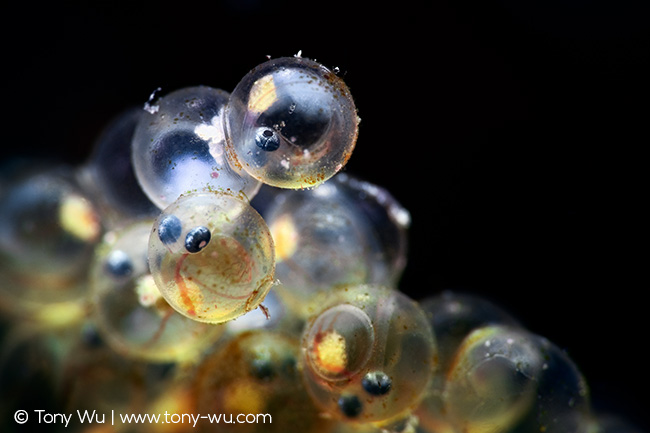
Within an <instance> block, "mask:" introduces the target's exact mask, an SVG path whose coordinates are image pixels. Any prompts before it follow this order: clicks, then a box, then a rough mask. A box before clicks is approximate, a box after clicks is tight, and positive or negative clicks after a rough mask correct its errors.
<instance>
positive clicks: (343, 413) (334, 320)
mask: <svg viewBox="0 0 650 433" xmlns="http://www.w3.org/2000/svg"><path fill="white" fill-rule="evenodd" d="M314 305H315V306H318V307H314V315H313V316H312V317H311V318H310V319H309V321H308V323H307V326H306V327H305V331H304V333H303V339H302V347H303V355H302V358H301V365H302V370H303V378H304V381H305V383H306V385H307V389H308V390H309V392H310V394H311V396H312V397H313V398H314V401H316V403H317V404H318V405H319V406H320V407H321V408H322V409H323V410H324V411H326V412H327V413H328V414H330V415H331V416H333V417H336V418H338V419H342V420H345V421H346V422H355V423H375V424H377V425H381V424H382V423H384V422H393V421H394V420H395V419H396V418H400V417H407V416H409V415H410V414H411V412H412V411H413V410H414V409H415V407H416V406H417V405H418V404H419V402H420V401H421V399H422V397H423V396H424V393H425V391H426V389H427V385H428V383H429V380H430V379H431V377H432V374H433V372H434V370H435V368H436V345H435V340H434V337H433V334H432V333H431V330H430V328H429V326H428V324H427V321H426V316H425V314H424V312H423V311H422V310H421V309H420V307H419V305H418V304H417V303H416V302H415V301H413V300H411V299H410V298H408V297H407V296H406V295H404V294H403V293H401V292H398V291H396V290H393V289H389V288H386V287H381V286H373V285H358V286H350V287H345V288H339V289H336V290H333V291H332V292H330V293H328V294H326V295H323V297H322V298H321V299H319V300H318V301H317V302H315V303H314Z"/></svg>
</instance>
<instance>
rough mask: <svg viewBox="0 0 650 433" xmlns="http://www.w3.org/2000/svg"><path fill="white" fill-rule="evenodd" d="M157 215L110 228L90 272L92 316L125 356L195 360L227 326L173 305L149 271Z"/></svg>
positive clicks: (102, 332) (172, 360)
mask: <svg viewBox="0 0 650 433" xmlns="http://www.w3.org/2000/svg"><path fill="white" fill-rule="evenodd" d="M152 225H153V220H144V221H140V222H136V223H132V224H130V225H128V226H126V227H124V228H121V229H117V230H115V231H113V232H110V233H108V234H107V235H106V236H105V237H104V242H103V243H102V244H101V245H100V246H99V247H98V249H97V251H96V254H95V260H94V263H93V266H92V271H91V275H90V285H91V291H92V295H93V296H92V299H93V304H92V305H93V316H94V318H95V320H96V322H97V325H98V327H99V330H100V332H101V335H102V336H103V338H104V339H105V340H106V342H107V343H108V344H109V345H110V346H111V347H112V348H113V349H115V350H116V351H118V352H119V353H121V354H122V355H124V356H128V357H133V358H138V359H143V360H149V361H157V362H176V361H192V360H194V359H195V358H196V357H197V356H198V355H199V354H200V353H201V351H203V350H204V349H205V347H207V346H208V345H209V344H211V343H213V342H214V341H215V340H216V339H217V338H218V337H219V336H220V335H221V334H222V333H223V331H224V328H223V327H221V326H218V325H211V324H206V323H201V322H197V321H195V320H192V319H189V318H187V317H185V316H184V315H181V314H180V313H178V312H177V311H176V310H174V309H173V308H171V307H170V306H169V304H168V303H167V301H165V299H164V298H163V297H162V295H161V294H160V291H159V290H158V287H157V286H156V283H155V282H154V279H153V276H152V275H151V273H150V272H149V263H148V261H147V252H148V248H149V235H150V233H151V227H152Z"/></svg>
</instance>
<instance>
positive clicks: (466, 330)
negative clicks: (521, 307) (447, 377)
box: [420, 291, 520, 372]
mask: <svg viewBox="0 0 650 433" xmlns="http://www.w3.org/2000/svg"><path fill="white" fill-rule="evenodd" d="M420 305H421V306H422V309H423V310H424V311H425V312H426V313H427V317H428V318H429V323H430V324H431V327H432V329H433V333H434V334H435V336H436V341H437V343H438V354H439V356H440V366H441V370H442V371H443V372H446V371H447V368H448V367H449V365H450V364H451V362H452V361H453V358H454V357H455V356H456V352H457V351H458V348H459V346H460V345H461V343H462V342H463V340H464V339H465V337H467V336H468V335H469V334H471V333H472V331H474V330H476V329H478V328H482V327H484V326H488V325H506V326H510V327H518V326H520V324H519V322H518V321H517V320H516V319H515V318H514V317H513V316H512V315H511V314H510V313H509V312H507V311H506V310H505V309H503V308H501V307H500V306H498V305H496V304H494V303H492V302H490V301H488V300H487V299H485V298H482V297H479V296H475V295H471V294H468V293H454V292H451V291H445V292H443V293H440V294H438V295H436V296H431V297H428V298H425V299H423V300H421V301H420Z"/></svg>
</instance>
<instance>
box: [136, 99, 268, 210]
mask: <svg viewBox="0 0 650 433" xmlns="http://www.w3.org/2000/svg"><path fill="white" fill-rule="evenodd" d="M228 97H229V94H228V93H227V92H224V91H223V90H219V89H214V88H211V87H207V86H197V87H186V88H182V89H178V90H176V91H173V92H171V93H169V94H167V95H164V96H162V97H161V98H159V99H158V100H157V101H156V102H155V104H153V105H149V106H148V109H146V110H143V112H142V116H141V118H140V120H139V121H138V124H137V126H136V128H135V132H134V135H133V141H132V158H133V167H134V170H135V174H136V177H137V179H138V181H139V182H140V185H141V186H142V189H143V190H144V192H145V193H146V194H147V196H148V197H149V198H150V199H151V201H152V202H154V203H155V204H156V205H157V206H158V207H159V208H160V209H164V208H165V207H167V206H168V205H170V204H171V203H172V202H174V201H175V200H176V199H177V198H178V197H179V196H180V195H181V194H187V193H190V192H201V191H219V192H227V193H230V194H233V195H236V196H238V197H240V198H242V199H245V200H250V199H251V198H252V197H253V196H254V195H255V194H256V192H257V190H258V189H259V187H260V183H259V182H258V181H256V180H255V179H253V178H252V177H250V176H248V175H247V174H246V173H245V172H239V171H237V170H234V169H233V167H232V166H231V164H230V162H229V161H228V158H227V156H226V152H225V141H224V133H223V122H222V116H223V115H224V107H225V105H226V103H227V102H228Z"/></svg>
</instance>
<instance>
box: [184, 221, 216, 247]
mask: <svg viewBox="0 0 650 433" xmlns="http://www.w3.org/2000/svg"><path fill="white" fill-rule="evenodd" d="M210 237H211V234H210V230H209V229H208V228H207V227H195V228H193V229H192V230H190V232H189V233H188V234H187V236H186V237H185V249H186V250H187V251H188V252H190V253H198V252H199V251H201V250H202V249H203V248H205V247H206V246H207V245H208V242H210Z"/></svg>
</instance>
